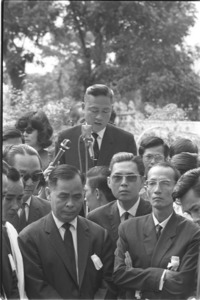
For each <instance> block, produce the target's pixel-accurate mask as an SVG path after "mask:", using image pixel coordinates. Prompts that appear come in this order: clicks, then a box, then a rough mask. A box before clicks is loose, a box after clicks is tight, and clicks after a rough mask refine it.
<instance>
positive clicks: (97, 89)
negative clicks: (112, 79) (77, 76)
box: [84, 84, 114, 103]
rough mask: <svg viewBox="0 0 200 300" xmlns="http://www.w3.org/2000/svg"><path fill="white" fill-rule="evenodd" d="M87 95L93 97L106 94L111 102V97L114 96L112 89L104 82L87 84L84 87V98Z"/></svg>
mask: <svg viewBox="0 0 200 300" xmlns="http://www.w3.org/2000/svg"><path fill="white" fill-rule="evenodd" d="M87 95H92V96H95V97H96V96H108V97H109V98H110V100H111V103H112V102H113V97H114V93H113V90H112V89H111V88H109V87H108V86H107V85H105V84H94V85H91V86H89V87H88V88H87V89H86V92H85V96H84V100H85V97H86V96H87Z"/></svg>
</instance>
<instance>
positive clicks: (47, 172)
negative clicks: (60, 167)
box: [43, 162, 55, 181]
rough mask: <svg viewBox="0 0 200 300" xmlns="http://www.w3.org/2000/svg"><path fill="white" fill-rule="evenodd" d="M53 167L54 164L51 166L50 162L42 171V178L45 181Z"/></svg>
mask: <svg viewBox="0 0 200 300" xmlns="http://www.w3.org/2000/svg"><path fill="white" fill-rule="evenodd" d="M53 169H55V166H52V162H51V163H50V164H49V166H48V168H46V169H45V170H44V172H43V174H44V179H45V181H47V180H48V178H49V175H50V174H51V172H52V171H53Z"/></svg>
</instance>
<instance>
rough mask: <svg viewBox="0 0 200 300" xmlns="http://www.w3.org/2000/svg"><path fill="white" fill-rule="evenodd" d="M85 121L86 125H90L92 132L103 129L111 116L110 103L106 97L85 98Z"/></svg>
mask: <svg viewBox="0 0 200 300" xmlns="http://www.w3.org/2000/svg"><path fill="white" fill-rule="evenodd" d="M83 109H84V114H85V120H86V122H87V124H88V125H92V128H93V131H94V132H99V131H101V130H102V129H104V128H105V127H106V126H107V124H108V122H109V120H110V116H111V112H112V103H111V99H110V97H108V96H92V95H86V96H85V103H84V104H83Z"/></svg>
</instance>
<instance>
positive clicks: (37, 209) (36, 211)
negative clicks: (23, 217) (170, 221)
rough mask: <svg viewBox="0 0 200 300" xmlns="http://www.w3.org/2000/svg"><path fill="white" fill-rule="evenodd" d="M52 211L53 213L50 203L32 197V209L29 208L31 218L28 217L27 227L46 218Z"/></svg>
mask: <svg viewBox="0 0 200 300" xmlns="http://www.w3.org/2000/svg"><path fill="white" fill-rule="evenodd" d="M50 211H51V204H50V201H48V200H45V199H42V198H40V197H37V196H32V197H31V203H30V207H29V216H28V222H27V225H28V224H31V223H33V222H35V221H37V220H39V219H40V218H42V217H44V216H46V215H47V214H48V213H49V212H50Z"/></svg>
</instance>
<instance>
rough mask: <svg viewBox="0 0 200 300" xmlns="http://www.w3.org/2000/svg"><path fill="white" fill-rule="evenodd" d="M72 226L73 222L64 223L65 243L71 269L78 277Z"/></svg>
mask: <svg viewBox="0 0 200 300" xmlns="http://www.w3.org/2000/svg"><path fill="white" fill-rule="evenodd" d="M70 226H71V224H69V223H65V224H63V225H62V227H64V228H65V235H64V244H65V248H66V250H67V254H68V256H69V258H70V260H69V261H70V264H71V265H70V267H71V271H72V273H73V274H74V278H77V274H76V260H75V252H74V244H73V238H72V233H71V231H70V229H69V228H70Z"/></svg>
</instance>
